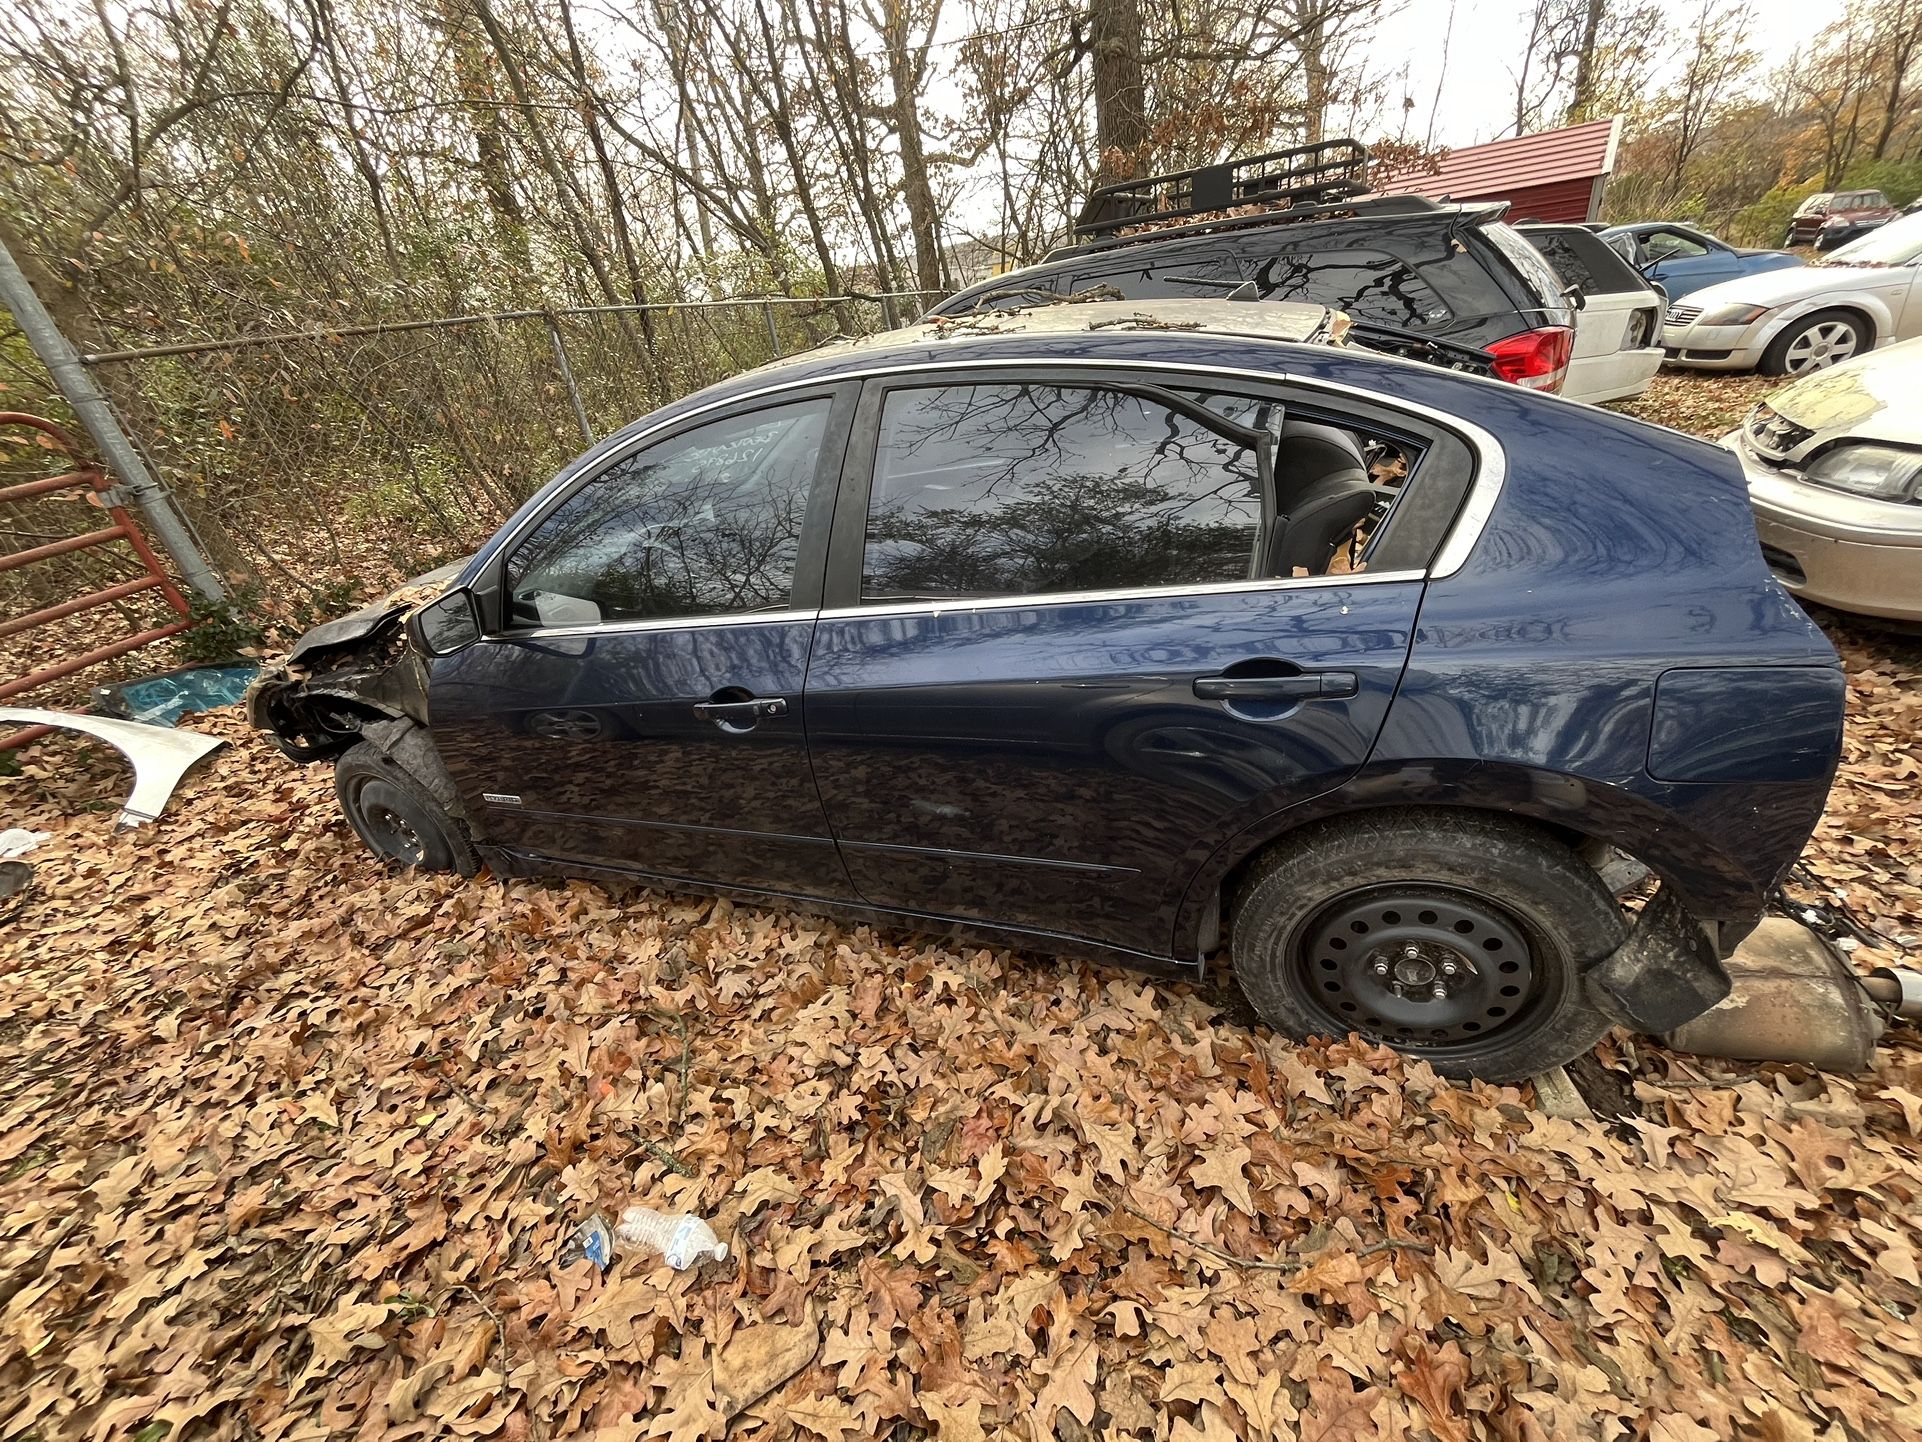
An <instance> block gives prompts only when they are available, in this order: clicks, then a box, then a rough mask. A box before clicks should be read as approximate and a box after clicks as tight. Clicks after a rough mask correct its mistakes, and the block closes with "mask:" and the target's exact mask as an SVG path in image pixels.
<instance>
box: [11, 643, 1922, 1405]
mask: <svg viewBox="0 0 1922 1442" xmlns="http://www.w3.org/2000/svg"><path fill="white" fill-rule="evenodd" d="M1865 664H1868V665H1869V666H1870V668H1871V669H1872V668H1873V665H1874V664H1876V663H1865ZM1874 674H1876V675H1878V676H1884V673H1882V672H1879V671H1878V672H1874ZM1885 691H1886V693H1887V694H1886V695H1885V694H1884V693H1885ZM1915 694H1916V691H1915V687H1914V678H1913V676H1912V675H1911V676H1907V677H1906V678H1902V679H1900V680H1898V679H1897V678H1895V677H1893V676H1884V679H1883V681H1882V682H1881V683H1880V684H1879V685H1876V686H1870V687H1867V688H1866V689H1865V688H1863V687H1860V686H1859V687H1858V689H1857V696H1858V701H1859V702H1863V703H1866V704H1868V705H1871V706H1895V707H1897V708H1899V707H1901V706H1902V705H1904V704H1905V698H1908V697H1912V696H1913V695H1915ZM202 724H203V725H204V726H206V727H207V728H208V729H212V730H216V731H219V732H221V733H222V734H225V735H228V736H229V737H231V738H232V739H233V740H234V741H235V743H236V744H235V746H234V747H233V748H232V749H230V750H228V751H224V752H221V753H218V754H216V756H215V757H214V758H213V760H212V761H211V762H210V763H209V765H208V768H207V770H206V771H204V772H203V773H201V774H199V775H197V776H196V777H194V778H192V779H190V781H189V783H188V784H187V786H186V788H185V789H184V791H183V792H182V794H181V796H180V797H179V798H178V799H177V800H176V802H175V804H174V806H173V808H172V809H171V810H170V812H169V814H168V816H167V817H166V818H165V819H164V820H163V822H162V823H161V824H160V825H159V826H158V827H156V828H153V829H151V830H150V831H149V832H148V833H146V834H142V835H138V836H121V837H111V836H109V835H108V834H107V832H106V825H107V820H108V815H109V814H110V811H111V806H112V801H113V798H114V796H115V793H116V789H117V787H118V785H119V784H120V783H119V778H118V776H117V774H116V771H115V768H114V767H113V765H112V763H111V762H110V761H107V760H104V759H100V758H97V757H96V758H94V759H91V760H88V761H87V762H86V763H85V764H83V765H81V766H79V767H78V768H76V767H74V765H73V760H74V758H75V757H76V756H80V755H81V754H82V753H81V752H80V749H79V747H78V746H77V745H76V746H73V747H71V748H69V745H68V743H65V742H60V743H53V744H50V745H49V746H47V747H45V748H42V749H41V750H39V751H37V752H35V753H30V754H29V757H28V774H27V775H26V776H24V777H22V778H19V779H15V780H12V781H8V782H5V783H4V786H5V793H4V794H5V795H6V796H7V799H8V805H9V816H10V819H16V820H18V821H20V822H22V823H24V824H26V825H29V826H32V827H35V828H36V829H41V830H50V831H52V832H54V838H53V840H52V841H50V842H49V843H47V844H46V845H45V846H44V847H43V848H42V849H41V851H39V852H38V853H36V855H35V860H36V862H37V863H38V875H37V885H36V887H35V889H34V891H33V892H31V893H29V895H28V897H27V899H26V901H25V902H24V903H23V905H22V908H21V909H20V910H19V911H17V912H16V913H14V914H13V915H12V917H11V919H10V920H9V922H8V923H7V926H6V930H5V934H4V938H0V1039H3V1041H4V1047H5V1052H6V1068H5V1073H4V1077H0V1136H3V1137H4V1141H0V1178H3V1179H4V1181H3V1182H0V1217H4V1221H0V1275H3V1276H4V1278H5V1280H4V1282H0V1397H4V1398H5V1401H4V1403H0V1435H5V1436H10V1437H11V1436H35V1437H45V1438H67V1437H74V1438H79V1437H90V1438H108V1437H117V1436H129V1435H139V1436H141V1437H143V1438H145V1439H148V1442H152V1439H155V1438H158V1437H160V1436H162V1435H167V1436H173V1437H181V1436H186V1435H194V1436H202V1435H204V1436H210V1437H211V1436H261V1437H274V1438H304V1437H320V1436H323V1435H337V1434H338V1435H354V1436H360V1437H367V1438H378V1437H392V1438H406V1437H416V1436H430V1435H461V1436H473V1437H484V1436H500V1437H507V1438H520V1437H527V1436H536V1435H540V1436H572V1435H577V1434H581V1435H584V1434H586V1433H588V1432H590V1431H591V1432H593V1433H595V1434H596V1435H606V1436H620V1437H630V1438H642V1437H663V1438H667V1439H670V1442H702V1439H714V1438H719V1437H721V1436H723V1435H730V1436H737V1437H742V1438H753V1437H765V1438H768V1439H770V1442H774V1439H785V1438H789V1437H794V1438H822V1439H842V1438H856V1437H879V1436H882V1435H885V1434H891V1433H892V1432H893V1431H894V1430H895V1429H896V1428H897V1427H900V1426H903V1425H905V1426H907V1427H909V1428H911V1429H917V1430H918V1431H919V1432H921V1433H924V1434H932V1435H933V1436H935V1437H936V1438H937V1439H939V1438H946V1439H949V1442H968V1439H973V1438H976V1437H982V1436H986V1435H989V1434H992V1433H1002V1432H1006V1433H1009V1434H1011V1435H1015V1436H1028V1437H1031V1438H1035V1439H1041V1438H1046V1437H1050V1436H1057V1437H1062V1438H1070V1439H1078V1438H1081V1437H1084V1436H1088V1435H1092V1434H1095V1433H1102V1434H1112V1435H1117V1436H1119V1435H1128V1436H1138V1437H1150V1436H1153V1437H1168V1438H1182V1439H1188V1438H1194V1437H1221V1438H1227V1437H1244V1438H1254V1437H1268V1436H1289V1435H1299V1436H1302V1437H1312V1438H1342V1439H1349V1438H1375V1437H1381V1438H1390V1437H1400V1436H1403V1435H1409V1434H1410V1433H1411V1432H1416V1431H1426V1432H1427V1433H1428V1434H1429V1435H1431V1436H1432V1437H1434V1438H1436V1439H1438V1442H1457V1439H1464V1438H1469V1437H1501V1438H1517V1439H1522V1438H1550V1437H1577V1436H1603V1437H1615V1436H1622V1437H1630V1436H1644V1435H1646V1436H1655V1437H1673V1438H1707V1437H1716V1438H1725V1437H1731V1436H1736V1435H1754V1436H1758V1437H1763V1436H1766V1437H1770V1438H1815V1437H1819V1436H1825V1435H1829V1436H1837V1437H1840V1436H1842V1435H1844V1434H1843V1433H1842V1432H1840V1431H1835V1430H1833V1429H1834V1428H1835V1427H1836V1425H1837V1424H1838V1423H1840V1424H1844V1426H1845V1427H1846V1428H1847V1429H1849V1431H1850V1432H1851V1433H1852V1435H1855V1436H1860V1437H1896V1436H1902V1435H1905V1434H1908V1435H1912V1434H1913V1430H1914V1429H1915V1428H1916V1427H1918V1426H1922V1406H1919V1405H1918V1403H1917V1402H1916V1400H1915V1399H1916V1397H1917V1395H1918V1379H1922V1329H1918V1328H1917V1326H1916V1325H1915V1322H1914V1320H1913V1318H1914V1316H1915V1313H1916V1309H1917V1307H1918V1305H1919V1304H1922V1285H1918V1275H1917V1266H1918V1263H1917V1250H1918V1247H1922V1227H1919V1226H1918V1224H1917V1222H1916V1220H1915V1218H1916V1209H1915V1200H1916V1197H1917V1194H1918V1192H1919V1191H1922V1162H1919V1161H1918V1157H1917V1151H1916V1147H1917V1143H1916V1139H1915V1129H1916V1125H1917V1123H1918V1121H1922V1115H1918V1111H1919V1110H1922V1052H1918V1051H1917V1050H1915V1049H1914V1048H1913V1047H1912V1046H1911V1045H1910V1044H1909V1039H1908V1038H1902V1039H1900V1040H1899V1044H1897V1045H1895V1046H1893V1047H1890V1048H1885V1050H1884V1051H1883V1053H1882V1054H1881V1056H1882V1062H1881V1070H1880V1071H1879V1072H1878V1073H1877V1074H1876V1075H1874V1076H1872V1077H1867V1078H1864V1079H1862V1080H1861V1081H1860V1082H1849V1081H1843V1080H1839V1079H1831V1078H1823V1077H1819V1076H1812V1075H1809V1074H1807V1073H1804V1072H1801V1071H1799V1070H1795V1069H1762V1070H1760V1071H1758V1072H1753V1073H1746V1072H1745V1073H1736V1074H1735V1075H1736V1079H1735V1080H1733V1081H1731V1082H1729V1083H1728V1084H1725V1085H1724V1084H1707V1085H1704V1084H1703V1072H1702V1070H1701V1069H1700V1068H1698V1067H1697V1066H1695V1065H1693V1064H1691V1063H1689V1062H1688V1061H1687V1060H1686V1059H1683V1058H1677V1057H1672V1056H1669V1055H1667V1054H1666V1053H1662V1052H1660V1051H1658V1050H1656V1049H1654V1048H1651V1047H1649V1046H1648V1045H1647V1044H1646V1043H1637V1044H1634V1045H1631V1044H1630V1043H1629V1042H1627V1041H1626V1040H1621V1041H1618V1042H1617V1043H1616V1044H1614V1045H1613V1047H1611V1048H1608V1049H1605V1055H1606V1056H1607V1057H1608V1058H1609V1059H1610V1060H1612V1061H1614V1062H1615V1063H1616V1064H1617V1065H1618V1066H1619V1067H1621V1068H1622V1069H1624V1070H1625V1071H1627V1072H1630V1073H1632V1079H1633V1083H1634V1086H1635V1090H1636V1093H1637V1095H1638V1097H1639V1099H1640V1110H1639V1112H1638V1113H1637V1114H1635V1115H1633V1116H1631V1117H1630V1118H1629V1119H1627V1120H1626V1121H1625V1122H1623V1123H1621V1124H1617V1125H1607V1124H1604V1123H1601V1122H1594V1123H1572V1122H1562V1121H1554V1120H1550V1119H1549V1118H1547V1117H1545V1116H1543V1115H1541V1114H1540V1113H1538V1112H1536V1111H1534V1110H1532V1109H1531V1108H1530V1107H1529V1106H1528V1105H1527V1104H1526V1102H1527V1099H1526V1096H1525V1094H1524V1093H1522V1092H1518V1091H1516V1090H1513V1089H1495V1088H1488V1087H1475V1088H1472V1089H1464V1088H1460V1087H1457V1086H1453V1085H1450V1084H1448V1083H1446V1082H1443V1081H1440V1080H1438V1079H1437V1078H1436V1077H1435V1076H1434V1075H1433V1074H1432V1073H1431V1072H1429V1071H1428V1070H1427V1069H1426V1068H1425V1067H1422V1066H1419V1065H1405V1064H1403V1063H1401V1062H1400V1061H1399V1060H1397V1059H1396V1058H1394V1057H1393V1056H1392V1055H1391V1054H1389V1053H1387V1052H1385V1051H1381V1050H1378V1049H1374V1048H1370V1047H1366V1046H1363V1045H1360V1044H1358V1043H1354V1042H1345V1043H1340V1044H1333V1045H1315V1046H1309V1047H1295V1046H1292V1045H1289V1044H1286V1043H1283V1042H1280V1041H1278V1040H1276V1039H1274V1038H1272V1037H1270V1036H1268V1035H1267V1034H1266V1033H1264V1032H1260V1031H1257V1030H1250V1029H1248V1028H1247V1027H1245V1026H1244V1025H1242V1024H1240V1023H1239V1022H1238V1021H1237V1020H1236V1018H1235V1016H1234V1015H1233V1014H1231V1013H1229V1012H1226V1011H1224V1009H1223V1007H1222V1006H1221V1005H1220V1004H1219V1002H1218V1000H1217V998H1216V996H1215V994H1214V993H1212V992H1208V991H1198V990H1196V989H1193V988H1185V987H1168V986H1157V985H1154V984H1152V983H1148V982H1145V981H1143V980H1140V979H1138V978H1134V977H1131V976H1127V975H1123V974H1120V973H1115V972H1108V971H1097V970H1094V969H1090V968H1087V967H1079V968H1077V967H1075V966H1073V965H1072V964H1067V963H1060V962H1056V961H1054V960H1051V959H1045V958H1037V959H1027V958H1022V957H1017V956H1012V955H1009V954H1006V953H1000V952H992V951H986V950H981V949H977V948H972V947H968V946H964V945H956V944H934V943H927V942H917V941H916V940H914V939H911V938H904V937H900V936H895V935H884V934H876V933H873V932H870V931H867V930H865V929H848V928H842V927H838V926H835V925H833V924H830V923H828V922H825V921H822V920H819V919H815V918H808V917H801V916H792V915H785V914H776V913H769V912H761V911H755V910H751V909H747V908H740V907H735V906H731V905H728V904H726V903H715V902H709V901H701V900H691V899H685V898H678V897H667V896H661V895H658V894H655V893H649V892H635V893H633V894H631V895H614V894H610V893H609V892H608V891H605V890H603V889H601V888H599V887H596V886H590V885H586V884H563V883H552V884H530V883H511V884H504V883H501V882H498V881H494V880H491V879H482V880H480V881H477V882H473V883H461V882H459V881H456V880H453V879H451V878H443V877H425V878H412V877H403V876H399V875H395V874H393V873H390V872H388V871H386V870H385V869H383V868H382V867H380V866H379V865H377V864H376V863H375V862H374V861H373V860H372V859H371V858H369V857H368V856H366V855H365V854H364V853H362V852H361V850H360V849H359V847H358V846H357V844H356V843H355V842H354V841H353V839H352V837H351V835H350V834H349V833H348V832H347V830H346V828H345V827H344V826H343V825H342V824H341V823H340V822H339V821H338V820H337V819H336V816H335V812H334V807H333V803H332V797H331V794H330V790H329V787H328V784H327V777H326V774H325V772H324V771H321V770H315V771H301V770H297V769H295V768H292V767H289V766H288V765H286V764H285V763H284V762H282V761H281V760H280V759H279V758H278V757H277V756H275V755H273V754H272V753H271V752H269V751H267V750H266V748H264V747H263V746H261V745H260V744H259V742H258V741H257V740H256V739H255V738H253V737H252V736H250V735H248V734H246V733H245V732H244V731H243V730H242V729H241V727H240V726H239V724H238V722H237V720H236V719H235V718H233V717H231V716H226V715H223V716H220V717H215V718H206V719H205V720H204V721H203V723H202ZM1858 764H1859V762H1858ZM56 767H59V768H60V771H61V778H62V779H60V780H59V781H55V780H53V779H51V777H50V776H48V775H41V774H36V773H45V772H52V771H53V770H54V769H55V768H56ZM1839 795H1840V797H1841V798H1842V804H1843V805H1844V806H1848V805H1849V804H1851V802H1852V799H1853V797H1854V796H1855V793H1854V792H1853V791H1851V790H1848V789H1846V788H1845V789H1844V790H1843V791H1842V792H1841V793H1839ZM1877 814H1878V815H1879V814H1881V813H1877ZM1898 840H1899V838H1897V837H1895V836H1893V835H1888V836H1885V838H1884V839H1883V841H1880V842H1878V841H1876V840H1874V839H1873V837H1872V836H1871V835H1870V834H1869V832H1868V829H1867V827H1866V825H1865V818H1862V819H1853V820H1851V819H1847V818H1846V816H1845V818H1844V819H1843V820H1841V821H1839V822H1838V823H1837V824H1836V825H1835V826H1834V828H1833V829H1832V830H1831V831H1830V832H1828V833H1825V840H1824V843H1823V846H1822V848H1821V857H1822V862H1823V865H1824V866H1825V867H1834V868H1844V867H1845V868H1847V870H1848V875H1847V876H1846V877H1845V876H1844V875H1843V873H1842V872H1841V871H1839V870H1831V871H1830V872H1829V873H1828V875H1829V876H1830V878H1831V879H1832V880H1833V881H1834V882H1835V884H1837V885H1838V886H1841V887H1843V888H1844V889H1850V888H1856V889H1857V890H1856V891H1855V893H1854V894H1856V895H1857V897H1858V899H1860V898H1863V897H1867V896H1870V895H1873V894H1879V891H1878V889H1879V888H1882V887H1884V886H1887V885H1890V884H1892V883H1893V877H1892V876H1891V874H1890V872H1889V870H1888V867H1889V866H1890V864H1891V863H1892V862H1893V861H1894V860H1895V859H1896V856H1895V853H1894V852H1893V851H1892V850H1889V849H1888V847H1889V846H1892V845H1893V844H1895V843H1896V842H1897V841H1898ZM1911 854H1912V851H1911ZM1912 883H1913V878H1912V877H1911V878H1910V881H1909V883H1906V884H1909V885H1910V888H1911V889H1910V891H1909V893H1908V895H1907V898H1906V899H1904V900H1902V901H1900V902H1899V903H1898V904H1897V905H1896V907H1895V908H1894V910H1893V912H1892V913H1891V915H1892V917H1893V922H1892V924H1894V925H1896V926H1906V927H1910V928H1914V927H1916V926H1917V925H1918V921H1919V920H1922V919H1919V918H1918V917H1917V916H1916V914H1915V912H1914V910H1913V904H1914V896H1915V891H1914V888H1913V885H1912ZM683 1038H685V1052H686V1058H687V1059H686V1063H685V1066H684V1063H683V1050H684V1045H683ZM684 1071H685V1075H686V1077H687V1082H686V1088H687V1090H686V1094H685V1095H683V1094H682V1091H681V1087H682V1082H681V1077H682V1075H683V1072H684ZM677 1118H678V1119H679V1120H678V1121H677V1120H676V1119H677ZM670 1164H678V1165H679V1166H681V1167H683V1168H684V1169H685V1170H686V1171H687V1172H688V1173H689V1175H687V1176H685V1177H683V1176H681V1175H679V1174H677V1172H676V1171H675V1170H674V1168H673V1165H670ZM636 1200H641V1201H646V1202H648V1203H650V1204H653V1205H658V1206H668V1207H678V1208H685V1209H688V1210H694V1211H699V1212H701V1213H703V1214H706V1215H708V1216H710V1217H711V1218H713V1220H714V1222H715V1226H716V1229H717V1230H718V1231H720V1232H721V1233H722V1235H723V1236H725V1237H727V1238H728V1239H729V1240H730V1241H731V1242H732V1243H733V1244H734V1247H735V1249H736V1251H735V1254H734V1255H732V1256H730V1257H729V1259H728V1260H727V1261H726V1262H723V1263H718V1264H708V1265H706V1266H704V1267H702V1268H700V1269H698V1270H697V1271H694V1272H689V1273H684V1274H677V1273H674V1272H671V1271H668V1270H666V1269H664V1268H662V1267H660V1266H659V1265H658V1264H657V1263H656V1261H655V1260H654V1259H651V1258H647V1257H626V1258H623V1259H622V1260H621V1261H619V1262H618V1263H617V1265H616V1266H615V1267H614V1268H613V1269H611V1270H610V1271H609V1272H608V1273H607V1274H606V1275H605V1276H597V1275H595V1274H594V1272H593V1270H592V1268H591V1266H590V1265H589V1264H587V1263H575V1264H573V1265H572V1266H568V1267H563V1266H561V1265H560V1264H559V1260H558V1259H559V1257H560V1255H561V1252H562V1249H563V1244H564V1242H565V1239H566V1236H567V1234H568V1232H569V1231H570V1230H571V1228H572V1226H573V1225H574V1224H575V1223H576V1222H577V1221H578V1220H579V1219H580V1218H581V1217H582V1216H584V1215H585V1214H586V1213H587V1212H588V1211H590V1210H593V1209H595V1208H600V1209H603V1210H609V1211H612V1210H616V1209H618V1208H619V1207H620V1206H622V1205H624V1204H626V1203H627V1202H630V1201H636ZM160 1424H168V1430H166V1431H165V1432H164V1434H163V1431H162V1430H161V1426H160Z"/></svg>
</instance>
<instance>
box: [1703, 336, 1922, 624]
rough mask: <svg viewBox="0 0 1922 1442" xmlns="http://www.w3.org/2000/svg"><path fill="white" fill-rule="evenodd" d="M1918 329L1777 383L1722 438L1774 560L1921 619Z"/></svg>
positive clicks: (1872, 609)
mask: <svg viewBox="0 0 1922 1442" xmlns="http://www.w3.org/2000/svg"><path fill="white" fill-rule="evenodd" d="M1918 397H1922V340H1912V341H1904V342H1902V343H1901V344H1899V345H1893V346H1890V347H1889V348H1888V349H1886V350H1879V351H1875V352H1873V353H1871V354H1869V355H1865V356H1858V357H1857V358H1856V359H1854V360H1852V361H1847V362H1845V363H1843V364H1841V365H1838V366H1833V367H1830V368H1828V369H1824V370H1820V371H1816V372H1814V373H1812V374H1810V375H1807V376H1804V377H1803V378H1802V379H1800V380H1798V381H1794V382H1792V383H1791V384H1789V385H1787V386H1785V387H1783V388H1782V389H1781V390H1779V391H1777V392H1775V394H1774V395H1772V396H1770V397H1769V398H1768V399H1767V400H1766V401H1763V402H1762V403H1761V404H1760V405H1758V406H1756V407H1755V409H1754V410H1752V411H1750V412H1749V414H1748V419H1747V420H1745V421H1744V422H1743V423H1742V426H1741V428H1740V429H1739V430H1736V431H1732V432H1730V433H1729V434H1728V435H1727V436H1724V437H1723V438H1722V444H1723V445H1725V446H1727V447H1728V448H1729V449H1730V450H1732V451H1734V452H1735V454H1736V455H1737V456H1738V457H1740V458H1741V462H1742V468H1743V470H1745V471H1746V472H1747V473H1748V482H1749V501H1750V503H1751V504H1752V505H1753V506H1754V508H1755V529H1756V531H1757V533H1758V534H1759V535H1760V537H1761V540H1762V552H1763V555H1764V556H1765V557H1766V558H1767V560H1768V563H1769V567H1770V569H1772V570H1773V571H1774V572H1775V574H1776V575H1777V576H1778V577H1779V578H1780V579H1781V581H1782V584H1783V585H1785V586H1787V587H1788V588H1789V590H1791V591H1793V592H1794V593H1795V594H1796V595H1797V596H1799V597H1801V598H1803V599H1805V600H1809V601H1819V602H1820V603H1821V604H1823V605H1825V606H1833V607H1835V608H1836V609H1837V610H1841V611H1852V612H1855V613H1856V614H1858V615H1863V616H1878V617H1882V618H1884V619H1888V620H1897V621H1922V406H1918V405H1917V398H1918Z"/></svg>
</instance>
